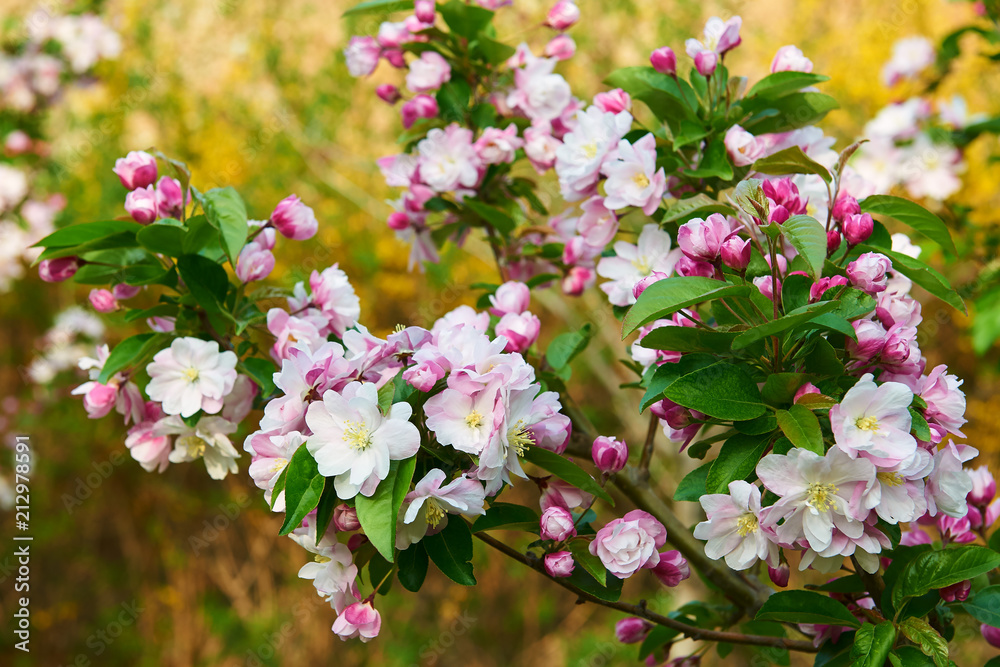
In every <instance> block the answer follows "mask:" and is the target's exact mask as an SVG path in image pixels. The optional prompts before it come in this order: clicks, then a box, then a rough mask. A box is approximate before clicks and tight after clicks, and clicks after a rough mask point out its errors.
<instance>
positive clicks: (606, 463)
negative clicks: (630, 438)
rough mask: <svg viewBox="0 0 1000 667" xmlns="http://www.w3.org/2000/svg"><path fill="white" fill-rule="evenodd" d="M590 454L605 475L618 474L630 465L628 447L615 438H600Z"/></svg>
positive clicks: (595, 442) (595, 441)
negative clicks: (627, 464)
mask: <svg viewBox="0 0 1000 667" xmlns="http://www.w3.org/2000/svg"><path fill="white" fill-rule="evenodd" d="M590 454H591V457H592V458H593V460H594V465H596V466H597V469H598V470H600V471H601V472H603V473H615V472H618V471H620V470H621V469H622V468H624V467H625V464H626V463H628V445H627V444H626V443H625V441H624V440H618V439H616V438H614V437H610V438H609V437H606V436H603V435H601V436H598V437H597V438H596V439H595V440H594V444H593V446H592V447H591V450H590Z"/></svg>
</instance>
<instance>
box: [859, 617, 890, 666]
mask: <svg viewBox="0 0 1000 667" xmlns="http://www.w3.org/2000/svg"><path fill="white" fill-rule="evenodd" d="M895 641H896V628H895V627H894V626H893V625H892V621H884V622H882V623H879V624H878V625H872V624H871V623H865V624H864V625H862V626H861V628H860V629H859V630H858V631H857V633H856V634H855V635H854V646H853V648H851V659H852V660H854V663H853V667H883V665H885V661H886V660H887V659H888V657H889V651H891V650H892V645H893V644H894V643H895Z"/></svg>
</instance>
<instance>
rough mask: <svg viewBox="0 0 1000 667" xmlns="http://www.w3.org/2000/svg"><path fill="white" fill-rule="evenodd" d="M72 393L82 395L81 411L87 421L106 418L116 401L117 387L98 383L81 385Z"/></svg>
mask: <svg viewBox="0 0 1000 667" xmlns="http://www.w3.org/2000/svg"><path fill="white" fill-rule="evenodd" d="M73 393H74V394H83V409H84V410H86V411H87V417H88V418H89V419H100V418H102V417H106V416H107V415H108V413H110V412H111V409H112V408H113V407H115V403H117V401H118V387H117V386H115V385H107V384H101V383H100V382H87V383H86V384H82V385H80V386H79V387H77V388H76V389H74V390H73Z"/></svg>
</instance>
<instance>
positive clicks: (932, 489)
mask: <svg viewBox="0 0 1000 667" xmlns="http://www.w3.org/2000/svg"><path fill="white" fill-rule="evenodd" d="M978 455H979V450H977V449H975V448H973V447H969V446H968V445H956V444H955V443H953V442H949V443H948V444H947V445H945V446H944V447H942V448H941V449H940V450H939V451H938V452H937V453H936V454H934V470H933V471H932V472H931V474H930V475H929V476H928V477H927V485H926V487H925V495H926V498H927V513H928V514H930V516H937V515H938V513H939V512H940V513H942V514H946V515H948V516H950V517H954V518H962V517H964V516H965V515H966V513H967V512H968V505H967V504H966V497H967V496H968V495H969V492H970V491H972V478H971V477H970V476H969V473H968V472H967V471H966V470H965V468H963V467H962V464H964V463H965V462H966V461H971V460H972V459H974V458H975V457H976V456H978Z"/></svg>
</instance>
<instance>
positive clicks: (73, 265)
mask: <svg viewBox="0 0 1000 667" xmlns="http://www.w3.org/2000/svg"><path fill="white" fill-rule="evenodd" d="M80 266H82V263H81V261H80V258H79V257H58V258H56V259H43V260H42V261H41V262H39V264H38V277H39V278H41V279H42V280H44V281H45V282H47V283H61V282H62V281H64V280H69V279H70V278H72V277H73V276H74V274H76V272H77V269H79V268H80Z"/></svg>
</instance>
